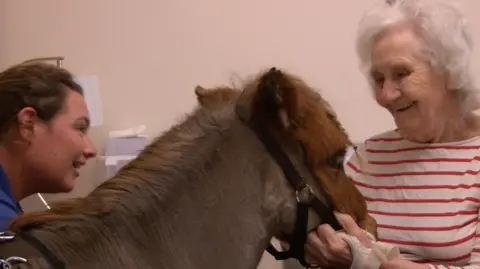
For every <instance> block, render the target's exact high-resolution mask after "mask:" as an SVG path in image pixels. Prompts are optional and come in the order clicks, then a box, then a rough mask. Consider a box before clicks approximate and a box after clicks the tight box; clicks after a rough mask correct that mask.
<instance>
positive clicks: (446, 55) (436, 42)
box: [356, 0, 480, 111]
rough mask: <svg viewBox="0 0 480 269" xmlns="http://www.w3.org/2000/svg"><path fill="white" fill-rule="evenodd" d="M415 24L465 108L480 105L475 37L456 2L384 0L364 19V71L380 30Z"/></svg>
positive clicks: (360, 48)
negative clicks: (473, 70)
mask: <svg viewBox="0 0 480 269" xmlns="http://www.w3.org/2000/svg"><path fill="white" fill-rule="evenodd" d="M404 24H411V25H413V26H414V27H415V30H418V33H419V37H420V38H421V41H422V43H423V44H424V45H425V46H424V47H423V50H422V52H423V53H424V54H422V55H424V56H426V57H427V58H426V59H427V60H428V61H429V62H430V64H431V65H432V66H433V67H434V68H436V69H437V70H438V71H440V72H443V73H445V74H446V75H447V78H448V85H447V87H448V89H450V90H454V91H455V92H456V93H457V94H456V96H457V97H458V101H459V102H460V105H461V106H462V108H464V109H466V110H467V111H472V110H475V109H478V108H480V98H479V92H478V90H477V89H476V87H475V82H474V78H473V75H472V73H471V60H470V59H471V57H472V53H473V40H472V37H471V34H470V32H469V29H468V28H467V25H466V19H465V17H464V15H463V14H462V12H461V11H460V9H459V7H458V6H457V5H456V3H453V2H452V1H448V0H384V2H383V3H382V4H380V5H378V6H376V7H374V8H372V9H370V10H369V11H367V12H366V13H365V14H364V15H363V17H362V19H361V20H360V24H359V29H358V36H357V40H356V50H357V55H358V57H359V60H360V66H361V68H362V70H363V71H364V72H368V70H370V68H371V52H372V49H373V46H374V45H375V42H376V40H377V38H378V36H379V35H380V34H382V33H383V32H384V31H386V30H389V29H391V28H392V27H395V26H399V25H404Z"/></svg>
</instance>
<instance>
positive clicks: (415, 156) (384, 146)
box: [345, 131, 480, 269]
mask: <svg viewBox="0 0 480 269" xmlns="http://www.w3.org/2000/svg"><path fill="white" fill-rule="evenodd" d="M358 151H359V153H360V154H361V157H362V159H363V161H360V160H359V158H358V157H357V156H356V155H353V156H352V157H351V159H350V160H349V161H348V162H347V164H346V167H345V169H346V171H347V174H349V175H350V176H351V177H352V180H353V181H354V183H355V184H356V186H357V187H358V189H359V190H360V191H361V193H362V194H363V195H364V197H365V199H366V200H367V206H368V210H369V213H370V214H371V215H372V217H374V218H375V219H376V221H377V223H378V235H379V241H383V242H387V243H392V244H395V245H397V246H398V247H399V248H400V251H401V252H402V254H403V255H404V257H405V258H406V259H408V260H411V261H414V262H417V263H428V264H429V265H430V267H431V268H437V269H444V268H451V269H453V268H469V269H470V268H471V269H473V268H480V225H479V205H480V175H479V173H480V137H475V138H472V139H468V140H464V141H460V142H453V143H438V144H418V143H413V142H410V141H407V140H404V139H402V138H401V137H400V135H399V134H398V133H397V132H396V131H389V132H385V133H383V134H380V135H377V136H374V137H372V138H370V139H368V140H367V141H365V143H364V144H362V145H359V147H358Z"/></svg>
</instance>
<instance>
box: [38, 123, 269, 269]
mask: <svg viewBox="0 0 480 269" xmlns="http://www.w3.org/2000/svg"><path fill="white" fill-rule="evenodd" d="M239 128H240V127H239ZM240 129H242V128H240ZM249 135H250V138H251V137H252V135H251V134H248V133H246V134H243V133H241V132H239V133H235V132H234V134H233V136H234V138H232V139H231V141H230V142H228V143H224V144H223V145H222V146H221V148H219V149H218V150H217V152H218V156H216V157H215V158H216V161H215V164H207V163H205V164H204V166H203V167H202V168H201V169H199V170H198V171H197V173H196V174H195V173H188V174H189V176H187V177H185V176H184V178H182V179H180V178H178V179H177V181H178V183H176V184H177V185H175V184H173V185H172V182H171V180H175V179H172V178H170V179H165V184H168V185H169V186H170V187H169V188H168V191H169V192H172V193H170V195H169V196H168V200H162V199H158V200H157V201H155V199H152V197H145V203H140V204H141V205H138V206H137V208H136V210H138V211H137V212H136V213H137V214H135V212H132V211H135V207H133V208H130V209H129V210H128V211H129V212H130V214H126V212H125V211H122V210H116V211H115V212H112V213H111V214H110V215H109V216H108V217H104V218H102V220H101V222H96V224H92V225H94V226H95V227H93V226H92V228H91V230H89V229H88V228H87V229H85V227H89V226H88V224H85V225H84V228H82V229H83V230H82V232H84V233H85V234H76V235H75V234H71V232H72V231H71V230H69V229H67V231H69V232H70V233H69V234H67V232H66V233H65V234H63V233H62V232H61V231H56V232H55V234H48V235H45V236H46V237H48V238H46V239H47V240H46V241H47V242H49V243H50V245H49V246H50V247H52V249H53V250H54V252H56V253H58V254H59V255H60V256H61V258H62V259H64V260H66V261H67V262H68V264H69V265H71V267H69V268H73V269H75V268H84V266H85V264H88V265H89V268H92V269H95V268H102V269H109V268H115V269H118V268H127V267H128V268H172V269H175V268H199V269H213V268H219V269H220V268H222V269H223V268H231V269H234V268H239V269H240V268H241V269H248V268H252V269H253V268H255V267H256V265H257V264H258V262H259V260H260V258H261V255H262V253H263V251H264V248H265V246H266V245H267V243H268V241H269V240H270V238H271V236H272V235H271V234H269V232H271V231H270V230H271V226H272V224H273V222H274V220H275V218H276V216H275V214H274V213H273V214H272V209H273V208H272V206H271V204H270V205H268V208H266V207H265V194H266V190H265V184H264V180H265V177H267V176H268V175H267V174H265V172H266V171H267V170H272V169H269V168H268V167H266V166H268V165H266V164H268V163H270V164H271V162H269V161H266V158H265V152H264V151H262V150H261V146H259V144H258V142H254V143H252V140H249V139H248V136H249ZM240 136H241V137H242V139H239V137H240ZM197 150H200V148H199V149H197ZM189 154H195V151H190V152H189ZM198 154H200V153H198ZM200 155H201V154H200ZM252 165H255V166H256V167H252ZM270 166H271V165H270ZM258 167H262V169H259V168H258ZM181 181H183V182H181ZM157 184H158V181H157ZM156 187H158V186H156ZM148 188H154V187H153V186H146V185H144V186H139V187H138V190H137V191H138V193H132V194H131V195H130V197H131V199H132V201H131V203H137V204H138V203H139V201H138V200H139V196H141V195H142V193H140V191H139V190H140V189H148ZM150 195H153V196H154V195H155V194H154V193H151V194H150ZM140 199H141V198H140ZM147 201H148V202H147ZM122 204H124V205H126V204H128V201H125V202H124V203H122ZM132 213H133V214H132ZM102 226H103V227H102ZM128 227H136V228H140V229H138V230H131V229H129V228H128ZM52 236H53V237H55V238H56V239H52ZM77 236H78V237H79V238H81V240H80V239H75V237H77ZM65 238H70V239H69V240H68V241H69V242H68V243H65ZM99 238H100V239H99ZM57 240H58V241H63V243H62V244H58V245H57V244H55V243H54V241H57ZM92 243H94V244H92ZM104 257H109V258H104ZM77 265H78V266H77ZM127 265H128V266H127Z"/></svg>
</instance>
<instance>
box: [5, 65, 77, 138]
mask: <svg viewBox="0 0 480 269" xmlns="http://www.w3.org/2000/svg"><path fill="white" fill-rule="evenodd" d="M68 89H70V90H73V91H75V92H77V93H79V94H81V95H83V89H82V87H81V86H80V85H79V84H77V83H76V82H75V81H74V78H73V75H72V74H71V73H70V72H69V71H67V70H65V69H63V68H59V67H57V66H55V65H51V64H46V63H30V64H18V65H14V66H12V67H10V68H7V69H6V70H4V71H3V72H0V107H1V108H2V109H1V110H0V137H1V136H2V135H4V134H5V133H6V132H7V130H8V129H9V128H10V127H11V126H12V125H13V124H16V123H17V119H16V114H17V113H18V112H19V111H20V110H22V109H23V108H25V107H32V108H34V109H35V110H36V111H37V113H38V117H39V118H40V119H41V120H43V121H45V122H48V121H50V120H51V119H52V118H53V117H54V116H55V115H56V114H57V113H58V112H59V111H60V110H61V109H62V107H63V103H64V101H65V96H66V93H67V90H68Z"/></svg>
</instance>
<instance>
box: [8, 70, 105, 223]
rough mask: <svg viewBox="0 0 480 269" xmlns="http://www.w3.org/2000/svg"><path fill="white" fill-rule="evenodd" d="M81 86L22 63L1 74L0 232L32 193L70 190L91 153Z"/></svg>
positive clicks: (54, 72)
mask: <svg viewBox="0 0 480 269" xmlns="http://www.w3.org/2000/svg"><path fill="white" fill-rule="evenodd" d="M89 126H90V120H89V117H88V110H87V106H86V103H85V100H84V98H83V90H82V88H81V87H80V86H79V85H78V84H77V83H75V81H74V79H73V76H72V75H71V74H70V73H69V72H68V71H66V70H65V69H62V68H57V67H56V66H53V65H49V64H43V63H37V64H21V65H16V66H13V67H10V68H8V69H7V70H5V71H3V72H0V231H2V230H4V229H5V228H6V225H7V223H8V222H9V221H10V220H11V219H12V218H13V217H15V216H16V215H18V214H20V213H21V212H22V209H21V208H20V206H19V201H20V200H22V199H23V198H25V197H27V196H29V195H32V194H34V193H38V192H43V193H59V192H68V191H70V190H72V189H73V187H74V184H75V180H76V178H77V177H78V169H79V168H80V167H81V166H83V165H84V164H85V162H86V161H87V160H88V159H89V158H92V157H94V156H95V154H96V151H95V148H94V146H93V145H92V143H91V141H90V139H89V137H88V134H87V131H88V129H89Z"/></svg>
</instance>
